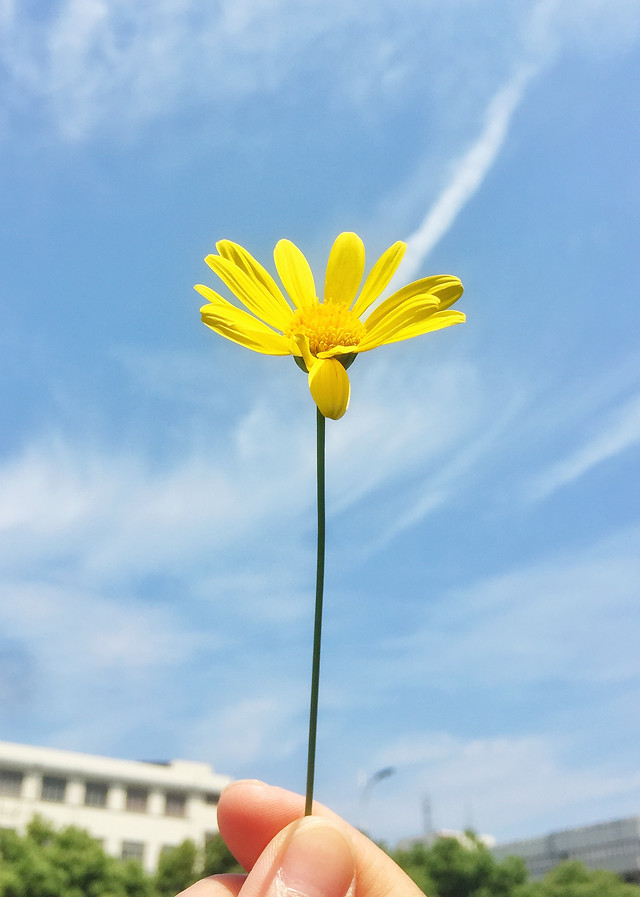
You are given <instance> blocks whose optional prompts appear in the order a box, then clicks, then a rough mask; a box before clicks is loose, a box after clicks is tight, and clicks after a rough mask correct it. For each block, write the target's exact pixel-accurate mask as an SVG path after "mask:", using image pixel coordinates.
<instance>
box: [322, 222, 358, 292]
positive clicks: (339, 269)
mask: <svg viewBox="0 0 640 897" xmlns="http://www.w3.org/2000/svg"><path fill="white" fill-rule="evenodd" d="M363 273H364V243H363V242H362V240H361V239H360V237H359V236H358V235H357V234H351V233H346V234H340V236H339V237H338V238H337V239H336V241H335V243H334V244H333V246H332V247H331V252H330V253H329V261H328V262H327V274H326V277H325V281H324V301H325V302H334V303H335V304H336V305H346V306H349V305H351V303H352V302H353V300H354V299H355V295H356V293H357V292H358V287H359V286H360V281H361V280H362V275H363Z"/></svg>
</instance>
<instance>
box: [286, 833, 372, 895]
mask: <svg viewBox="0 0 640 897" xmlns="http://www.w3.org/2000/svg"><path fill="white" fill-rule="evenodd" d="M354 879H355V864H354V860H353V852H352V850H351V844H350V842H349V841H348V840H347V838H346V837H345V835H343V834H342V833H341V832H340V831H339V830H338V829H337V828H336V827H335V826H333V825H330V824H329V823H327V822H325V821H324V820H322V819H317V818H314V817H309V818H306V819H303V820H301V821H300V823H299V825H298V826H297V828H295V829H294V830H293V833H292V835H291V838H290V840H289V843H288V844H287V845H286V847H285V852H284V855H283V856H282V859H281V861H280V868H279V870H278V888H277V889H278V891H279V892H280V894H281V895H282V897H291V895H296V897H346V895H347V894H349V893H350V892H351V891H352V890H353V887H352V886H353V883H354Z"/></svg>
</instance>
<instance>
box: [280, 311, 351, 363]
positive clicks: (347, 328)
mask: <svg viewBox="0 0 640 897" xmlns="http://www.w3.org/2000/svg"><path fill="white" fill-rule="evenodd" d="M366 332H367V331H366V328H365V326H364V324H363V323H362V321H361V320H360V318H358V316H357V315H354V314H353V312H352V311H350V310H349V309H348V308H346V307H345V306H344V305H335V304H334V303H333V302H323V303H320V302H318V303H316V305H314V306H313V307H312V308H299V309H298V310H297V311H296V312H295V314H294V316H293V318H292V319H291V324H290V325H289V327H288V328H287V330H286V331H285V334H284V335H285V336H306V337H307V339H308V340H309V351H310V352H311V354H312V355H314V356H315V357H316V358H317V357H318V353H320V352H330V351H331V349H335V348H336V347H337V346H357V345H358V344H359V343H360V342H361V341H362V339H363V338H364V336H365V334H366Z"/></svg>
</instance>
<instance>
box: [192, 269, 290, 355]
mask: <svg viewBox="0 0 640 897" xmlns="http://www.w3.org/2000/svg"><path fill="white" fill-rule="evenodd" d="M196 290H197V291H198V292H199V293H201V294H202V295H203V296H204V297H205V298H207V299H208V300H209V304H208V305H204V306H203V307H202V308H201V309H200V314H201V316H202V321H203V323H204V324H206V325H207V327H210V328H211V330H215V332H216V333H219V334H220V335H221V336H224V337H226V339H228V340H231V341H232V342H234V343H238V344H239V345H241V346H245V348H247V349H252V350H253V351H254V352H260V353H262V354H263V355H291V348H290V345H289V340H287V339H286V338H285V337H284V336H282V335H281V334H279V333H276V332H275V331H274V330H272V329H271V328H270V327H267V325H266V324H263V323H262V321H259V320H258V319H257V318H254V317H253V315H250V314H248V313H247V312H246V311H242V309H240V308H236V306H235V305H232V304H231V303H230V302H227V300H226V299H224V298H223V297H222V296H219V295H218V293H216V292H214V290H212V289H211V288H210V287H207V286H204V285H203V284H198V285H197V286H196Z"/></svg>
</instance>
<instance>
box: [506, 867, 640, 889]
mask: <svg viewBox="0 0 640 897" xmlns="http://www.w3.org/2000/svg"><path fill="white" fill-rule="evenodd" d="M513 897H640V887H638V886H637V885H630V884H627V883H626V882H624V881H622V879H620V878H619V877H618V876H617V875H616V874H615V873H613V872H605V871H602V870H598V871H595V872H592V871H589V870H588V869H587V868H586V867H585V866H584V865H583V864H582V863H577V862H573V861H571V862H566V863H561V864H560V865H559V866H556V868H555V869H552V870H551V872H548V873H547V874H546V875H545V877H544V879H543V880H542V881H536V882H529V883H527V884H524V885H522V886H520V887H518V888H516V890H515V891H514V895H513Z"/></svg>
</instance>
